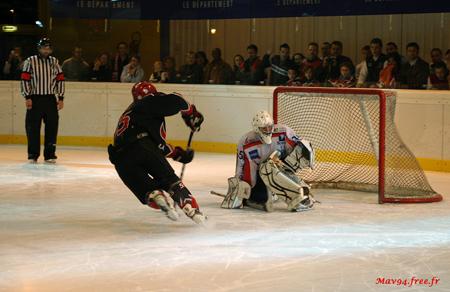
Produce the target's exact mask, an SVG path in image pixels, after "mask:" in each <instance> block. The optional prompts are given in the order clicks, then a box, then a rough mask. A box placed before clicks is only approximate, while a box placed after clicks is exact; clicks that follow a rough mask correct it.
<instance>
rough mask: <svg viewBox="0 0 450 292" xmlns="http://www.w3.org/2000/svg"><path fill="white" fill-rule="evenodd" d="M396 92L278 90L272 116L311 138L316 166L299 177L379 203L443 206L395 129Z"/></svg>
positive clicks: (274, 99)
mask: <svg viewBox="0 0 450 292" xmlns="http://www.w3.org/2000/svg"><path fill="white" fill-rule="evenodd" d="M395 105H396V92H395V91H390V90H381V89H357V88H334V87H333V88H331V87H330V88H317V87H277V88H276V89H275V90H274V92H273V118H274V121H275V122H276V123H280V124H285V125H287V126H289V127H291V128H293V129H294V131H295V132H296V133H297V134H298V135H299V136H300V137H302V138H305V139H307V140H309V141H310V142H311V143H312V145H313V147H314V148H315V150H316V156H317V157H316V167H315V169H314V170H313V171H309V172H307V171H305V172H303V173H300V175H302V177H303V178H304V179H305V180H306V181H308V182H309V183H311V184H312V185H314V186H315V187H318V188H322V187H325V188H338V189H339V188H340V189H349V190H356V191H369V192H377V193H378V202H379V203H426V202H438V201H441V200H442V196H441V195H439V194H437V193H436V192H435V191H434V190H433V189H432V188H431V186H430V184H429V183H428V180H427V178H426V176H425V174H424V172H423V170H422V169H421V167H420V165H419V163H418V161H417V159H416V158H415V156H414V155H413V153H412V152H411V151H410V150H409V149H408V147H407V146H406V145H405V143H404V142H403V141H402V140H401V138H400V135H399V134H398V131H397V129H396V127H395V123H394V115H395Z"/></svg>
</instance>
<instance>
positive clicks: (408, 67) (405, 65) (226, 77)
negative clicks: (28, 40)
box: [2, 38, 450, 90]
mask: <svg viewBox="0 0 450 292" xmlns="http://www.w3.org/2000/svg"><path fill="white" fill-rule="evenodd" d="M383 45H384V44H383V41H382V40H381V39H379V38H374V39H372V40H371V42H370V44H367V45H365V46H363V47H362V48H361V56H362V58H361V60H359V62H354V61H353V60H351V59H350V58H349V57H347V56H345V55H344V47H343V44H342V42H340V41H333V42H331V43H329V42H324V43H322V44H321V45H320V46H319V44H318V43H315V42H311V43H309V44H308V46H307V47H306V48H305V49H306V50H305V52H304V54H303V53H292V52H291V49H290V47H289V45H288V44H286V43H285V44H281V45H280V46H279V51H278V52H276V53H271V52H266V53H265V54H264V55H262V56H260V55H259V54H258V47H257V46H256V45H254V44H250V45H248V46H247V50H246V56H245V57H244V56H242V55H239V54H237V55H235V56H234V58H233V64H231V65H230V64H228V63H227V62H225V61H224V60H223V58H222V52H221V50H220V48H215V49H213V50H212V52H211V60H209V59H208V56H207V54H206V53H205V52H204V51H198V52H187V53H186V57H185V64H183V65H182V66H180V67H179V68H178V67H177V66H176V63H175V58H173V57H171V56H168V57H165V58H164V59H163V60H160V61H156V62H155V63H154V64H153V68H152V69H151V71H149V72H147V73H150V78H149V81H151V82H154V83H188V84H241V85H276V86H279V85H286V86H327V87H366V88H404V89H443V90H449V84H450V75H449V67H450V49H448V50H447V51H446V52H445V54H444V53H443V52H442V50H441V49H439V48H434V49H432V50H431V52H430V60H431V63H430V64H429V63H427V62H426V61H425V60H423V59H421V58H420V57H419V52H420V47H419V45H418V44H417V43H415V42H411V43H408V44H407V46H406V48H405V55H402V54H401V53H400V51H399V48H398V47H397V45H396V44H395V43H393V42H389V43H386V44H385V45H384V46H383ZM24 59H25V58H24V57H23V56H22V53H21V48H19V47H16V48H14V49H12V50H11V52H10V54H9V56H8V57H7V59H6V60H5V61H4V63H3V67H2V69H3V70H2V73H3V79H8V80H18V79H20V74H21V70H22V66H23V61H24ZM62 70H63V72H64V75H65V79H66V80H67V81H101V82H130V83H134V82H138V81H143V80H144V77H145V71H144V68H142V66H141V58H140V56H138V55H130V54H129V46H128V44H127V43H126V42H120V43H118V44H117V47H116V52H115V53H114V54H112V55H111V54H110V53H107V52H102V53H100V54H99V55H98V56H97V58H96V59H95V60H94V61H93V62H92V63H88V62H86V61H85V60H84V59H83V50H82V48H80V47H74V48H73V50H72V56H71V57H70V58H68V59H66V60H64V62H62Z"/></svg>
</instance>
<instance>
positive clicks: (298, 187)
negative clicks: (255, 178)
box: [259, 159, 309, 211]
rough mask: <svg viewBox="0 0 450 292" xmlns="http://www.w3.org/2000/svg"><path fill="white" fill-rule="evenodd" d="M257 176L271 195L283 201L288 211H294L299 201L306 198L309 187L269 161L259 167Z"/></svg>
mask: <svg viewBox="0 0 450 292" xmlns="http://www.w3.org/2000/svg"><path fill="white" fill-rule="evenodd" d="M259 175H260V176H261V178H262V180H263V181H264V183H265V184H266V186H267V187H268V188H269V189H270V191H271V192H272V193H273V194H275V195H277V196H278V197H281V198H283V199H284V200H285V202H286V204H287V205H288V206H287V208H288V210H290V211H293V210H295V209H296V208H297V206H298V205H299V203H300V202H301V201H303V200H304V199H306V198H308V194H309V186H308V185H307V184H306V183H305V182H303V181H302V180H301V179H300V178H299V177H297V176H296V175H295V174H292V173H290V172H286V171H283V170H282V167H281V166H279V164H277V163H276V162H275V161H273V160H271V159H269V160H267V161H266V162H264V163H262V164H261V165H260V167H259Z"/></svg>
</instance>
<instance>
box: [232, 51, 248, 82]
mask: <svg viewBox="0 0 450 292" xmlns="http://www.w3.org/2000/svg"><path fill="white" fill-rule="evenodd" d="M233 76H234V80H235V82H236V84H244V82H245V80H246V73H245V66H244V57H242V55H236V56H234V58H233Z"/></svg>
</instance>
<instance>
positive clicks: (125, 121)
mask: <svg viewBox="0 0 450 292" xmlns="http://www.w3.org/2000/svg"><path fill="white" fill-rule="evenodd" d="M129 125H130V116H128V115H123V116H121V117H120V120H119V124H118V125H117V129H116V134H115V136H116V137H119V136H121V135H122V134H123V132H125V131H126V129H128V126H129Z"/></svg>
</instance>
